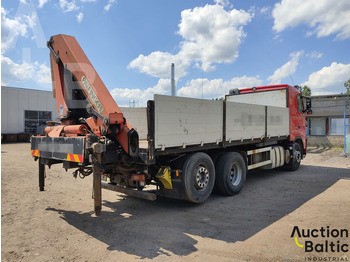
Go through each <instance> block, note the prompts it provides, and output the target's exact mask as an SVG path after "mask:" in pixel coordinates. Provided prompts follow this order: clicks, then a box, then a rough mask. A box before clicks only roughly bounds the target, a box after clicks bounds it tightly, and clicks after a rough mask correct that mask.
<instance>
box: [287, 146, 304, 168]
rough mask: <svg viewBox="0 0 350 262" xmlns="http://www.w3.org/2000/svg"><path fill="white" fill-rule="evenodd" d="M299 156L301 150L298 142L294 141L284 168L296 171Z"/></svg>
mask: <svg viewBox="0 0 350 262" xmlns="http://www.w3.org/2000/svg"><path fill="white" fill-rule="evenodd" d="M301 158H302V152H301V147H300V144H299V143H294V144H293V152H292V155H291V159H290V161H289V163H288V164H287V165H286V168H287V169H288V170H290V171H296V170H297V169H298V168H299V166H300V162H301Z"/></svg>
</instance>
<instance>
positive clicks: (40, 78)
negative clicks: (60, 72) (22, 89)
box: [35, 62, 51, 84]
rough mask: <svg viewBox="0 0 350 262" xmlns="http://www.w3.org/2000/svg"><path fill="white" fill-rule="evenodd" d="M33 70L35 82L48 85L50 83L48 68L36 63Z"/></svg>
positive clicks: (49, 70)
mask: <svg viewBox="0 0 350 262" xmlns="http://www.w3.org/2000/svg"><path fill="white" fill-rule="evenodd" d="M35 69H36V72H35V73H36V78H35V80H36V81H37V82H39V83H42V84H50V83H51V69H50V67H48V66H46V65H44V64H41V65H40V64H39V63H38V62H36V63H35Z"/></svg>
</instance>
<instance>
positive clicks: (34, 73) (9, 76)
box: [1, 55, 51, 85]
mask: <svg viewBox="0 0 350 262" xmlns="http://www.w3.org/2000/svg"><path fill="white" fill-rule="evenodd" d="M26 80H34V81H36V82H38V83H41V84H49V83H50V82H51V70H50V68H49V67H48V66H46V65H44V64H40V63H38V62H35V63H34V64H31V63H27V62H23V63H21V64H17V63H15V62H13V61H12V60H11V59H10V58H9V57H5V56H3V55H1V84H2V85H8V84H9V83H14V82H21V81H26Z"/></svg>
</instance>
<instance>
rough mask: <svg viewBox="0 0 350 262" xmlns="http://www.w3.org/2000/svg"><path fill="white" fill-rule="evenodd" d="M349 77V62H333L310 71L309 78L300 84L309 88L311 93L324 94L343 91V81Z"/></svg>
mask: <svg viewBox="0 0 350 262" xmlns="http://www.w3.org/2000/svg"><path fill="white" fill-rule="evenodd" d="M349 78H350V64H347V65H345V64H341V63H339V64H338V63H336V62H333V63H332V64H331V65H330V66H328V67H323V68H322V69H321V70H319V71H317V72H314V73H312V74H311V75H310V76H309V79H308V80H307V81H306V82H304V83H302V84H301V85H307V86H308V87H310V88H311V90H312V94H313V95H318V94H326V93H325V92H328V93H329V92H331V93H341V92H345V87H344V82H345V81H347V80H348V79H349Z"/></svg>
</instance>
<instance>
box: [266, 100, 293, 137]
mask: <svg viewBox="0 0 350 262" xmlns="http://www.w3.org/2000/svg"><path fill="white" fill-rule="evenodd" d="M288 135H289V108H280V107H274V106H268V107H267V137H280V136H288Z"/></svg>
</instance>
